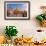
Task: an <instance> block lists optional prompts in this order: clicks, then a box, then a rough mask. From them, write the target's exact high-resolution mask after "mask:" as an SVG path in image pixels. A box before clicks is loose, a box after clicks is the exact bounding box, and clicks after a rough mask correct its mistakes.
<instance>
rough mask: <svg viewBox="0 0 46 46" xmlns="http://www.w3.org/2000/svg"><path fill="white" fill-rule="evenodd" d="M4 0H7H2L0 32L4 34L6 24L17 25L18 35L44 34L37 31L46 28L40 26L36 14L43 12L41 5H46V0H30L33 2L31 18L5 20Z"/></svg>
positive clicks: (0, 1) (0, 0)
mask: <svg viewBox="0 0 46 46" xmlns="http://www.w3.org/2000/svg"><path fill="white" fill-rule="evenodd" d="M4 1H6V0H0V34H4V29H5V26H6V25H15V26H16V27H17V29H18V32H19V33H18V36H21V35H22V34H23V35H24V36H28V37H29V36H30V37H31V36H34V34H35V36H36V35H37V36H39V35H40V36H39V37H41V35H43V33H37V32H36V30H37V29H43V30H46V28H43V27H40V26H39V24H38V23H37V21H36V19H35V17H36V15H38V14H40V13H41V10H40V6H42V5H46V0H29V1H30V2H31V3H30V4H31V5H30V20H4ZM7 1H8V0H7ZM14 1H15V0H14ZM45 32H46V31H44V34H45ZM45 35H46V34H45ZM45 35H44V36H45ZM41 38H42V37H41Z"/></svg>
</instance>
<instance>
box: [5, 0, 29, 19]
mask: <svg viewBox="0 0 46 46" xmlns="http://www.w3.org/2000/svg"><path fill="white" fill-rule="evenodd" d="M8 2H17V3H28V5H29V7H28V14H29V17H28V19H7V18H6V3H8ZM4 19H5V20H30V1H5V2H4Z"/></svg>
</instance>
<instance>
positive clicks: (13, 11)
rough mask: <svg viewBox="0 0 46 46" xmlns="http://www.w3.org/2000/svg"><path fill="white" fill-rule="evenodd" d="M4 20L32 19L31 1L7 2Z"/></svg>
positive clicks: (5, 3)
mask: <svg viewBox="0 0 46 46" xmlns="http://www.w3.org/2000/svg"><path fill="white" fill-rule="evenodd" d="M4 18H5V19H9V20H14V19H15V20H16V19H18V20H20V19H23V20H25V19H26V20H27V19H30V2H29V1H5V2H4Z"/></svg>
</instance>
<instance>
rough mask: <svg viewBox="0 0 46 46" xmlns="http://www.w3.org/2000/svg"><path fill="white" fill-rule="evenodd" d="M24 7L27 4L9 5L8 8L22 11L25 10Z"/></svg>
mask: <svg viewBox="0 0 46 46" xmlns="http://www.w3.org/2000/svg"><path fill="white" fill-rule="evenodd" d="M24 5H25V4H7V8H8V9H15V8H17V7H18V8H20V9H22V8H24Z"/></svg>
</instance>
